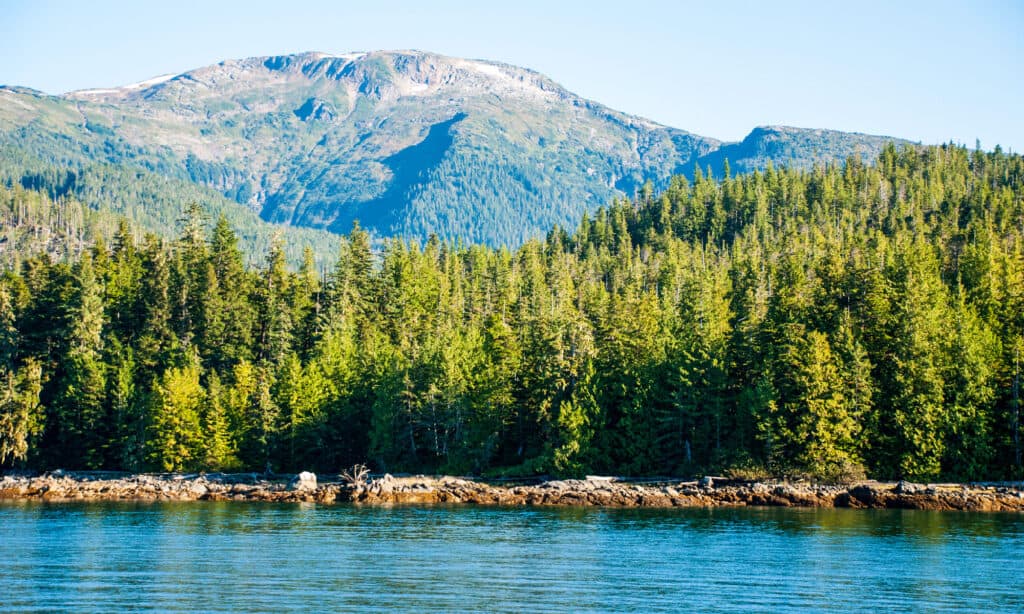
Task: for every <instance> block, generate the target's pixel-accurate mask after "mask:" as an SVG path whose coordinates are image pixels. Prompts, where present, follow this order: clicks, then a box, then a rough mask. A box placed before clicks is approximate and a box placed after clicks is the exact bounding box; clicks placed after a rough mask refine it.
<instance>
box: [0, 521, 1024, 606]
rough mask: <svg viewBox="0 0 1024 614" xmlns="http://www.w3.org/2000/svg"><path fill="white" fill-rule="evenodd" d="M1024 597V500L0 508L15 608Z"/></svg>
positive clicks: (1018, 601) (918, 602) (1001, 602)
mask: <svg viewBox="0 0 1024 614" xmlns="http://www.w3.org/2000/svg"><path fill="white" fill-rule="evenodd" d="M865 609H867V610H872V611H891V610H914V611H951V610H952V611H1024V515H1012V514H958V513H939V512H921V511H855V510H813V509H807V510H791V509H715V510H612V509H593V508H588V509H578V508H571V509H566V508H554V509H551V508H543V509H535V508H525V509H524V508H480V507H457V506H453V507H443V506H442V507H393V508H379V507H356V506H349V505H338V506H316V505H269V504H267V505H263V504H252V503H174V504H109V503H104V504H74V505H72V504H57V505H48V504H38V503H5V504H0V611H19V612H20V611H32V610H45V611H59V610H75V611H82V610H89V611H102V612H111V611H119V610H159V611H204V612H205V611H218V610H244V611H273V612H278V611H285V610H300V611H309V610H320V611H323V610H332V611H347V610H373V611H380V610H405V611H415V612H420V611H488V612H492V611H509V610H511V611H573V612H579V611H609V610H615V611H623V610H634V611H645V612H648V611H690V610H738V611H758V610H763V611H786V610H791V611H807V610H815V611H822V610H835V611H840V610H841V611H859V610H865Z"/></svg>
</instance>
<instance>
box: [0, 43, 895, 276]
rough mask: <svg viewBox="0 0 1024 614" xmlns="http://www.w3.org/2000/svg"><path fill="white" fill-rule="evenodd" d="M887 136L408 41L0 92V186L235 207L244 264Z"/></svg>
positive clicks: (539, 213)
mask: <svg viewBox="0 0 1024 614" xmlns="http://www.w3.org/2000/svg"><path fill="white" fill-rule="evenodd" d="M893 140H894V139H892V138H889V137H882V136H871V135H864V134H856V133H847V132H839V131H831V130H812V129H801V128H792V127H783V126H773V127H762V128H757V129H754V130H753V131H752V132H751V133H750V135H749V136H747V137H746V138H745V139H744V140H743V141H741V142H736V143H722V142H721V141H718V140H717V139H713V138H708V137H703V136H699V135H696V134H692V133H690V132H686V131H684V130H679V129H676V128H671V127H668V126H663V125H660V124H657V123H655V122H652V121H650V120H646V119H643V118H640V117H635V116H631V115H627V114H625V113H621V112H619V111H615V110H613V109H609V108H607V107H605V106H603V105H600V104H598V103H596V102H593V101H590V100H586V99H583V98H581V97H579V96H577V95H575V94H573V93H572V92H569V91H567V90H566V89H565V88H563V87H561V86H560V85H558V84H557V83H555V82H554V81H552V80H551V79H548V78H547V77H545V76H543V75H540V74H538V73H536V72H534V71H531V70H527V69H524V68H519V67H516V66H510V65H507V64H501V63H497V62H488V61H484V60H466V59H462V58H452V57H446V56H442V55H438V54H432V53H427V52H419V51H381V52H373V53H359V54H346V55H340V56H339V55H329V54H323V53H303V54H296V55H288V56H275V57H257V58H248V59H241V60H228V61H225V62H221V63H219V64H216V65H212V66H206V67H202V68H198V69H195V70H191V71H188V72H186V73H182V74H180V75H169V76H165V77H163V78H158V79H152V80H149V81H146V82H142V83H138V84H134V85H130V86H125V87H121V88H114V89H103V90H83V91H78V92H70V93H67V94H63V95H60V96H48V95H46V94H44V93H42V92H37V91H34V90H30V89H27V88H17V87H4V86H0V181H3V182H5V183H7V185H8V186H13V185H21V186H22V187H26V188H32V189H38V190H40V191H43V192H45V193H47V194H48V195H50V197H51V198H52V199H54V200H57V199H59V198H62V197H73V198H74V199H76V200H78V201H80V202H82V203H83V204H85V205H87V206H89V207H90V208H92V209H109V210H110V211H111V212H113V213H117V214H123V215H126V216H128V217H129V218H130V219H132V220H133V221H134V222H135V224H137V225H138V226H139V227H140V228H142V229H144V230H146V231H152V232H156V233H157V234H160V235H162V236H165V237H168V236H169V234H168V233H173V232H174V230H175V228H176V227H175V224H174V222H175V221H176V220H177V218H178V217H179V216H180V212H181V203H183V202H192V201H195V202H199V203H200V204H202V205H203V207H204V210H205V211H206V213H207V215H209V216H210V217H211V218H213V219H215V218H216V217H217V216H218V215H219V214H221V213H224V214H225V215H226V216H228V219H229V221H230V222H231V223H232V225H233V226H234V227H235V228H236V229H237V231H238V233H239V236H240V247H241V249H242V250H243V252H244V253H245V254H246V255H247V256H249V257H256V256H257V255H258V254H262V253H264V252H266V250H267V248H268V247H269V242H270V237H271V236H272V235H273V234H274V233H275V232H282V233H283V238H284V239H285V245H286V250H288V249H293V248H292V247H291V246H294V245H299V244H310V245H312V247H313V250H314V253H315V254H316V255H317V257H318V258H321V257H323V256H326V257H327V258H330V259H333V258H335V257H336V256H337V243H336V239H335V238H332V237H331V236H330V235H328V234H327V233H326V232H323V231H331V232H335V233H345V232H348V230H349V229H350V228H351V227H352V223H353V221H355V220H359V222H360V223H361V225H362V227H363V228H365V229H367V230H368V231H369V232H370V233H371V235H372V236H373V237H375V238H387V237H393V236H401V237H406V238H417V239H419V240H420V241H425V240H426V239H427V238H428V237H430V236H431V235H433V234H436V235H437V236H438V237H440V238H441V239H442V240H455V239H461V240H463V241H466V242H468V243H482V244H486V245H490V246H494V247H497V246H502V245H504V246H509V247H511V248H514V247H517V246H519V245H521V244H522V243H523V242H524V241H526V240H529V239H532V238H538V237H543V236H544V235H545V233H547V232H548V231H549V230H550V229H551V228H553V227H555V226H556V225H557V226H561V227H563V228H574V227H575V226H576V225H577V224H579V221H580V219H581V218H582V216H583V214H584V213H585V212H590V213H593V212H594V211H596V210H597V208H598V207H600V206H603V205H607V204H608V203H609V202H611V200H612V199H613V198H616V197H620V198H621V197H634V196H635V195H636V194H637V193H638V191H639V190H640V189H641V188H642V186H644V185H645V184H646V183H647V182H648V181H651V182H653V185H654V188H655V189H656V190H662V189H665V188H667V187H668V179H669V178H670V177H671V176H673V175H676V174H685V175H687V176H688V177H689V178H690V179H692V178H693V173H694V169H695V168H699V169H701V172H704V173H705V174H707V173H708V171H709V170H710V171H711V172H712V173H713V174H714V175H715V176H716V177H721V176H722V175H723V174H724V172H725V169H726V160H727V159H728V161H729V164H731V165H732V171H733V172H737V173H740V172H747V171H751V170H755V169H764V168H765V166H766V165H767V164H768V163H775V164H780V163H782V162H785V163H786V164H787V165H789V166H793V167H800V168H810V167H811V166H812V165H814V164H825V163H834V162H837V161H842V160H845V159H846V158H847V157H849V156H851V155H853V156H858V157H862V158H865V159H868V160H871V159H874V158H875V157H877V155H878V153H879V152H880V151H881V148H882V146H883V145H884V144H885V143H887V142H891V141H893ZM268 222H269V223H272V224H273V226H271V225H270V224H268ZM281 226H287V227H305V228H308V229H320V232H315V231H312V230H306V231H293V230H288V229H286V230H280V227H281ZM288 255H289V259H290V260H292V261H294V262H295V263H296V264H297V263H298V262H299V261H300V260H301V249H300V248H295V251H294V252H293V253H289V254H288Z"/></svg>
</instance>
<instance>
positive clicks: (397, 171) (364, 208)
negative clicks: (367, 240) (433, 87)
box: [331, 113, 466, 234]
mask: <svg viewBox="0 0 1024 614" xmlns="http://www.w3.org/2000/svg"><path fill="white" fill-rule="evenodd" d="M464 119H466V114H465V113H458V114H456V115H455V116H453V117H452V118H451V119H449V120H448V121H443V122H441V123H439V124H434V125H433V126H431V127H430V130H428V131H427V136H426V137H425V138H424V139H423V140H422V141H420V142H419V143H417V144H415V145H413V146H411V147H406V148H405V149H403V150H401V151H399V152H397V153H394V154H392V155H390V156H388V157H387V158H385V159H384V160H383V162H384V164H385V165H386V166H387V167H388V168H389V169H391V174H392V180H391V184H390V185H389V186H388V188H387V190H386V191H385V192H384V193H383V194H381V195H380V196H378V197H377V198H374V199H372V200H368V201H364V202H362V203H359V206H358V209H357V212H356V214H355V215H353V216H351V217H348V216H344V217H339V218H338V219H337V220H335V221H334V223H333V224H331V230H332V231H333V232H338V233H346V232H348V231H349V230H350V228H351V225H352V220H353V219H358V220H359V223H360V224H361V225H362V226H363V227H364V228H372V229H375V230H378V231H380V232H381V233H382V234H389V231H390V229H391V227H392V226H393V225H394V224H395V222H396V221H397V215H398V213H399V212H401V210H402V209H403V208H404V207H405V205H406V204H408V202H409V198H410V197H411V194H410V192H411V189H412V188H414V187H415V186H416V185H418V184H420V183H422V182H423V181H424V180H425V179H426V178H427V176H428V175H429V174H430V171H431V170H433V169H434V168H436V167H437V166H438V165H439V164H440V163H441V160H442V159H443V158H444V154H445V152H447V151H448V148H449V147H451V145H452V142H453V141H454V136H453V135H452V131H451V128H452V126H454V125H455V124H457V123H459V122H461V121H462V120H464Z"/></svg>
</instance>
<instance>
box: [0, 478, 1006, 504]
mask: <svg viewBox="0 0 1024 614" xmlns="http://www.w3.org/2000/svg"><path fill="white" fill-rule="evenodd" d="M289 478H290V479H289ZM327 478H332V476H320V479H319V480H318V479H317V476H316V475H314V474H312V473H308V472H303V473H302V474H299V475H298V476H276V477H274V478H267V477H264V476H260V475H257V474H252V473H246V474H219V473H214V474H192V475H182V474H138V475H129V474H112V473H103V472H63V471H55V472H52V473H44V474H40V475H19V474H11V475H6V476H4V477H3V478H2V479H0V499H18V500H42V501H196V500H208V501H281V502H286V501H310V502H318V503H335V502H353V503H364V504H395V503H398V504H434V503H466V504H477V505H563V506H567V505H582V506H609V507H663V508H667V507H713V506H783V507H848V508H898V509H925V510H964V511H985V512H997V511H1024V490H1022V486H1024V484H1021V483H1014V484H1002V485H966V484H929V485H920V484H910V483H908V482H899V483H898V484H891V483H880V482H862V483H858V484H854V485H850V486H828V485H811V484H793V483H785V482H778V483H768V482H754V483H746V482H742V483H741V482H730V481H728V480H724V479H717V478H716V479H712V480H701V481H699V482H698V481H676V480H665V481H658V482H652V481H642V482H641V481H636V482H633V481H628V480H616V479H611V478H590V479H587V480H554V481H548V482H542V483H540V484H534V485H504V486H501V485H493V484H487V483H484V482H477V481H471V480H465V479H460V478H454V477H428V476H413V477H393V476H391V475H384V476H383V477H379V478H375V479H371V480H369V481H368V482H365V483H358V484H351V483H348V482H345V481H343V480H342V479H341V478H340V477H339V476H333V479H327Z"/></svg>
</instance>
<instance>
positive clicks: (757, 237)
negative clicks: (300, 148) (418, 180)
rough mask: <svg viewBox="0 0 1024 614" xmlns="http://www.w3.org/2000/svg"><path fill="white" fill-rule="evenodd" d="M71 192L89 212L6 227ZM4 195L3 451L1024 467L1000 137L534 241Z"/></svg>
mask: <svg viewBox="0 0 1024 614" xmlns="http://www.w3.org/2000/svg"><path fill="white" fill-rule="evenodd" d="M47 212H50V213H47ZM52 212H58V213H60V212H63V213H62V215H64V216H65V217H68V218H74V219H73V220H72V222H73V223H72V222H68V224H71V225H76V224H77V225H79V226H81V225H83V224H84V225H88V226H90V227H91V228H94V229H95V230H94V231H90V232H89V233H88V234H87V235H83V234H82V233H81V232H73V233H70V234H71V235H74V237H73V238H74V241H76V242H78V243H79V244H81V245H79V246H78V247H76V248H71V247H67V248H61V249H56V248H53V247H52V246H47V245H45V244H44V243H45V242H44V243H41V242H40V239H39V236H38V232H37V233H35V234H34V235H33V234H32V233H31V232H21V233H15V232H13V230H12V229H14V228H20V227H22V220H24V219H26V216H29V217H32V216H35V217H39V216H41V215H44V214H45V215H50V214H51V213H52ZM0 215H2V216H4V220H5V222H4V228H5V233H6V234H4V235H3V237H0V255H3V260H2V262H3V263H5V264H6V265H7V268H6V270H5V271H4V273H3V276H2V278H0V466H16V467H29V468H36V469H48V468H57V467H62V468H65V469H111V470H127V471H166V472H169V471H201V470H205V471H217V470H219V471H231V470H257V471H264V470H270V471H274V472H293V471H299V470H306V469H309V470H314V471H319V472H338V471H340V470H342V469H344V468H347V467H349V466H351V465H353V464H356V463H366V464H368V465H369V466H370V467H371V468H372V469H374V470H376V471H390V472H429V473H452V474H463V475H465V474H472V475H480V476H499V475H508V476H526V475H541V474H546V475H564V476H575V475H583V474H586V473H603V474H614V475H630V476H641V475H695V474H701V473H709V472H733V473H734V474H735V475H752V476H754V475H758V476H761V475H763V476H768V475H772V476H797V475H799V476H810V477H813V478H815V479H820V480H842V479H851V478H857V477H863V476H868V477H873V478H879V479H892V478H908V479H918V480H934V479H951V480H954V479H955V480H977V479H990V480H994V479H1007V478H1015V479H1021V478H1022V477H1024V471H1022V461H1021V452H1022V442H1021V441H1020V434H1019V433H1020V426H1019V421H1020V400H1019V396H1020V390H1019V388H1020V375H1021V374H1020V371H1021V360H1022V358H1024V357H1022V356H1021V354H1024V158H1022V157H1021V156H1019V155H1015V154H1007V153H1004V152H1003V151H1001V150H1000V149H999V148H996V149H995V151H992V152H983V151H978V150H968V149H966V148H964V147H960V146H954V145H945V146H939V147H915V146H906V147H901V148H897V147H895V146H892V145H890V146H888V147H886V148H885V149H884V150H883V151H882V153H881V154H880V156H879V158H878V159H877V160H876V161H875V162H874V163H873V164H867V163H865V162H863V161H861V160H860V159H859V158H857V157H851V158H849V159H848V160H847V161H846V163H845V164H835V165H827V166H821V165H819V166H815V167H814V168H811V169H798V168H791V169H790V168H773V167H772V166H770V165H769V166H768V168H767V169H766V170H764V171H754V172H751V173H744V174H732V173H731V172H730V170H729V167H728V162H726V163H725V164H724V170H723V172H722V173H721V176H720V177H712V176H710V173H709V172H702V171H701V170H700V169H696V170H695V172H694V173H693V175H692V179H687V178H685V177H683V176H676V177H674V178H672V179H671V181H670V182H669V183H668V187H667V189H665V190H664V191H663V192H661V193H656V192H655V190H654V189H653V188H652V187H651V186H650V185H647V186H645V187H643V188H642V189H640V190H638V193H637V194H636V196H635V198H633V199H629V200H618V201H615V202H613V203H611V204H610V205H608V206H607V207H605V208H603V209H600V210H598V211H596V212H593V213H590V214H588V215H587V216H585V217H584V219H583V220H582V222H581V223H580V224H579V225H578V226H577V227H576V228H575V229H574V230H568V229H561V228H555V229H554V230H552V231H550V232H549V233H548V234H547V236H546V237H545V238H543V239H533V240H530V241H527V242H526V243H524V244H522V245H521V246H519V247H518V248H516V249H514V250H513V249H507V248H493V247H486V246H480V245H468V246H467V245H463V244H460V243H457V242H443V241H440V240H438V239H436V238H434V237H432V238H430V239H428V240H426V241H425V242H422V243H420V242H417V241H415V240H401V239H387V240H384V241H380V240H373V239H372V237H371V236H370V234H368V232H366V231H365V230H363V229H362V228H360V227H359V226H358V224H356V225H355V226H354V227H353V228H352V230H351V232H350V233H349V234H348V235H347V236H346V237H344V238H343V240H342V241H341V242H340V243H341V247H340V251H339V253H338V254H337V257H336V259H334V261H333V262H332V263H330V264H327V265H320V264H318V263H317V259H316V258H315V254H314V251H313V249H311V248H307V250H306V253H305V258H304V259H303V263H302V265H301V266H298V267H293V266H291V265H290V264H289V258H288V256H287V254H288V253H290V250H294V249H296V247H297V246H295V245H286V244H285V242H284V241H283V240H280V239H278V240H276V241H274V242H272V243H271V244H270V245H269V247H268V248H267V249H266V250H265V254H264V256H263V258H262V262H259V263H257V264H255V265H252V266H250V265H248V264H247V259H246V258H245V257H244V256H243V253H242V251H241V249H240V247H239V236H238V235H237V234H236V230H235V228H234V227H233V226H232V224H231V222H229V221H228V219H227V218H225V217H224V216H223V215H222V216H220V217H219V218H217V219H211V218H208V217H207V216H206V214H205V213H204V209H203V207H201V206H200V205H196V204H193V205H187V206H184V207H183V214H182V219H181V221H180V223H179V227H178V230H177V231H176V236H174V237H173V238H171V239H167V238H162V237H158V236H156V235H153V234H146V235H141V234H140V233H138V232H137V231H136V230H135V229H134V228H132V227H131V225H130V223H129V222H127V221H124V220H117V219H114V218H112V217H109V216H101V217H95V218H90V220H89V221H88V224H85V222H80V221H74V220H78V219H79V218H82V217H83V216H89V215H92V214H89V213H88V212H85V211H83V210H82V209H81V208H75V207H69V206H68V205H67V204H66V203H65V204H60V203H56V202H53V201H49V196H47V195H46V194H44V193H40V192H35V191H32V190H31V189H26V188H24V187H22V186H14V187H9V188H5V189H4V190H3V192H2V193H0ZM8 220H9V221H8ZM86 236H87V238H88V241H87V242H86V241H85V240H84V237H86ZM59 238H60V237H59V236H58V237H57V238H56V239H54V240H59ZM28 251H32V252H33V253H28ZM13 252H18V257H16V258H15V257H13V255H12V253H13Z"/></svg>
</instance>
